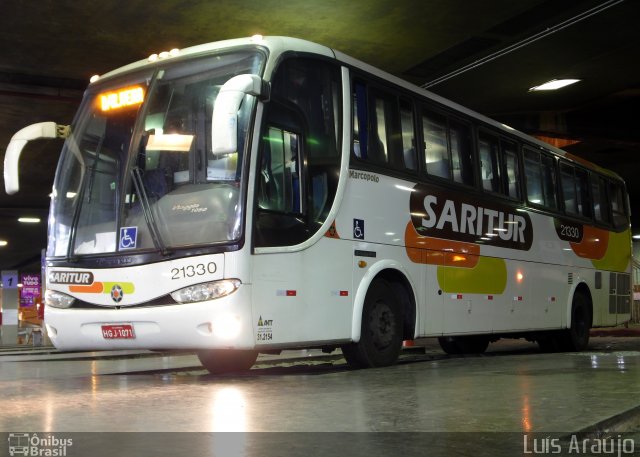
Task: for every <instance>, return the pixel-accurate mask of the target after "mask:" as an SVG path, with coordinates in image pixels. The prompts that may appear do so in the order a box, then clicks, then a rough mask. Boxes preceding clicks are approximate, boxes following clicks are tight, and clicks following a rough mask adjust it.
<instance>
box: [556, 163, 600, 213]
mask: <svg viewBox="0 0 640 457" xmlns="http://www.w3.org/2000/svg"><path fill="white" fill-rule="evenodd" d="M563 165H568V166H570V167H571V168H572V170H573V183H574V190H575V192H576V199H577V193H578V188H577V186H576V180H577V179H578V178H577V176H576V170H578V169H580V170H582V171H583V172H585V173H586V175H587V190H588V194H589V202H590V203H591V216H590V217H587V216H584V215H583V214H582V213H576V214H573V213H568V212H567V208H566V205H565V196H564V188H563V187H562V166H563ZM556 169H557V170H558V173H557V177H556V179H557V180H559V184H560V186H559V187H558V191H559V195H560V203H561V204H562V206H561V210H562V213H561V214H562V216H563V217H565V218H568V219H574V220H576V221H580V222H581V223H584V222H589V223H590V225H594V224H595V218H594V209H593V195H592V193H591V179H590V174H591V173H590V171H591V170H590V169H589V168H587V167H583V166H582V165H580V163H578V162H574V161H571V160H567V159H565V158H564V157H559V158H558V160H557V161H556ZM576 204H577V203H576Z"/></svg>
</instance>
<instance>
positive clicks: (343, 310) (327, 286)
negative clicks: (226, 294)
mask: <svg viewBox="0 0 640 457" xmlns="http://www.w3.org/2000/svg"><path fill="white" fill-rule="evenodd" d="M352 255H353V254H352V250H351V243H350V242H349V241H344V240H339V239H332V238H328V237H324V238H322V239H321V240H320V241H319V242H318V243H316V244H315V245H313V246H311V247H310V248H309V249H306V250H303V251H298V252H292V253H274V254H256V255H254V256H253V275H252V276H253V281H254V282H253V299H252V303H253V326H254V333H255V336H256V345H257V346H258V347H260V346H262V347H268V346H272V345H273V346H283V345H287V344H291V345H292V346H300V347H302V346H304V345H305V343H313V342H325V341H335V340H347V339H348V338H349V337H350V334H351V313H352V296H353V292H352V290H351V270H352Z"/></svg>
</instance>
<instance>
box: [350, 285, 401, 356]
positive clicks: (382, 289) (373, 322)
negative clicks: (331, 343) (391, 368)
mask: <svg viewBox="0 0 640 457" xmlns="http://www.w3.org/2000/svg"><path fill="white" fill-rule="evenodd" d="M401 349H402V309H401V308H400V306H399V305H398V301H397V299H396V297H395V296H394V294H393V290H392V289H391V287H390V286H389V283H388V282H386V281H384V280H381V279H377V280H375V281H374V282H373V283H372V284H371V286H370V287H369V290H368V291H367V295H366V297H365V300H364V309H363V310H362V325H361V329H360V341H358V342H357V343H351V344H347V345H345V346H342V353H343V354H344V357H345V359H347V362H348V363H349V365H351V366H352V367H356V368H371V367H384V366H388V365H393V364H394V363H395V362H396V361H397V360H398V356H399V355H400V351H401Z"/></svg>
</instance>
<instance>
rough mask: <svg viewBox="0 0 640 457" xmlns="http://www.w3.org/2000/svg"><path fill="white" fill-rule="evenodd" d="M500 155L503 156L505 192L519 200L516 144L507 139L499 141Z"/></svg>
mask: <svg viewBox="0 0 640 457" xmlns="http://www.w3.org/2000/svg"><path fill="white" fill-rule="evenodd" d="M500 145H501V146H502V156H503V158H504V168H505V178H506V194H507V196H508V197H511V198H513V199H516V200H520V187H519V186H520V185H519V181H520V179H519V176H518V174H519V173H520V172H519V167H518V155H517V149H516V145H515V144H514V143H510V142H507V141H501V142H500Z"/></svg>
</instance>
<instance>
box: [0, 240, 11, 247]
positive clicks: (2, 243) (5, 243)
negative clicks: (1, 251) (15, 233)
mask: <svg viewBox="0 0 640 457" xmlns="http://www.w3.org/2000/svg"><path fill="white" fill-rule="evenodd" d="M7 244H9V242H8V241H6V240H0V247H1V246H6V245H7Z"/></svg>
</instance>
